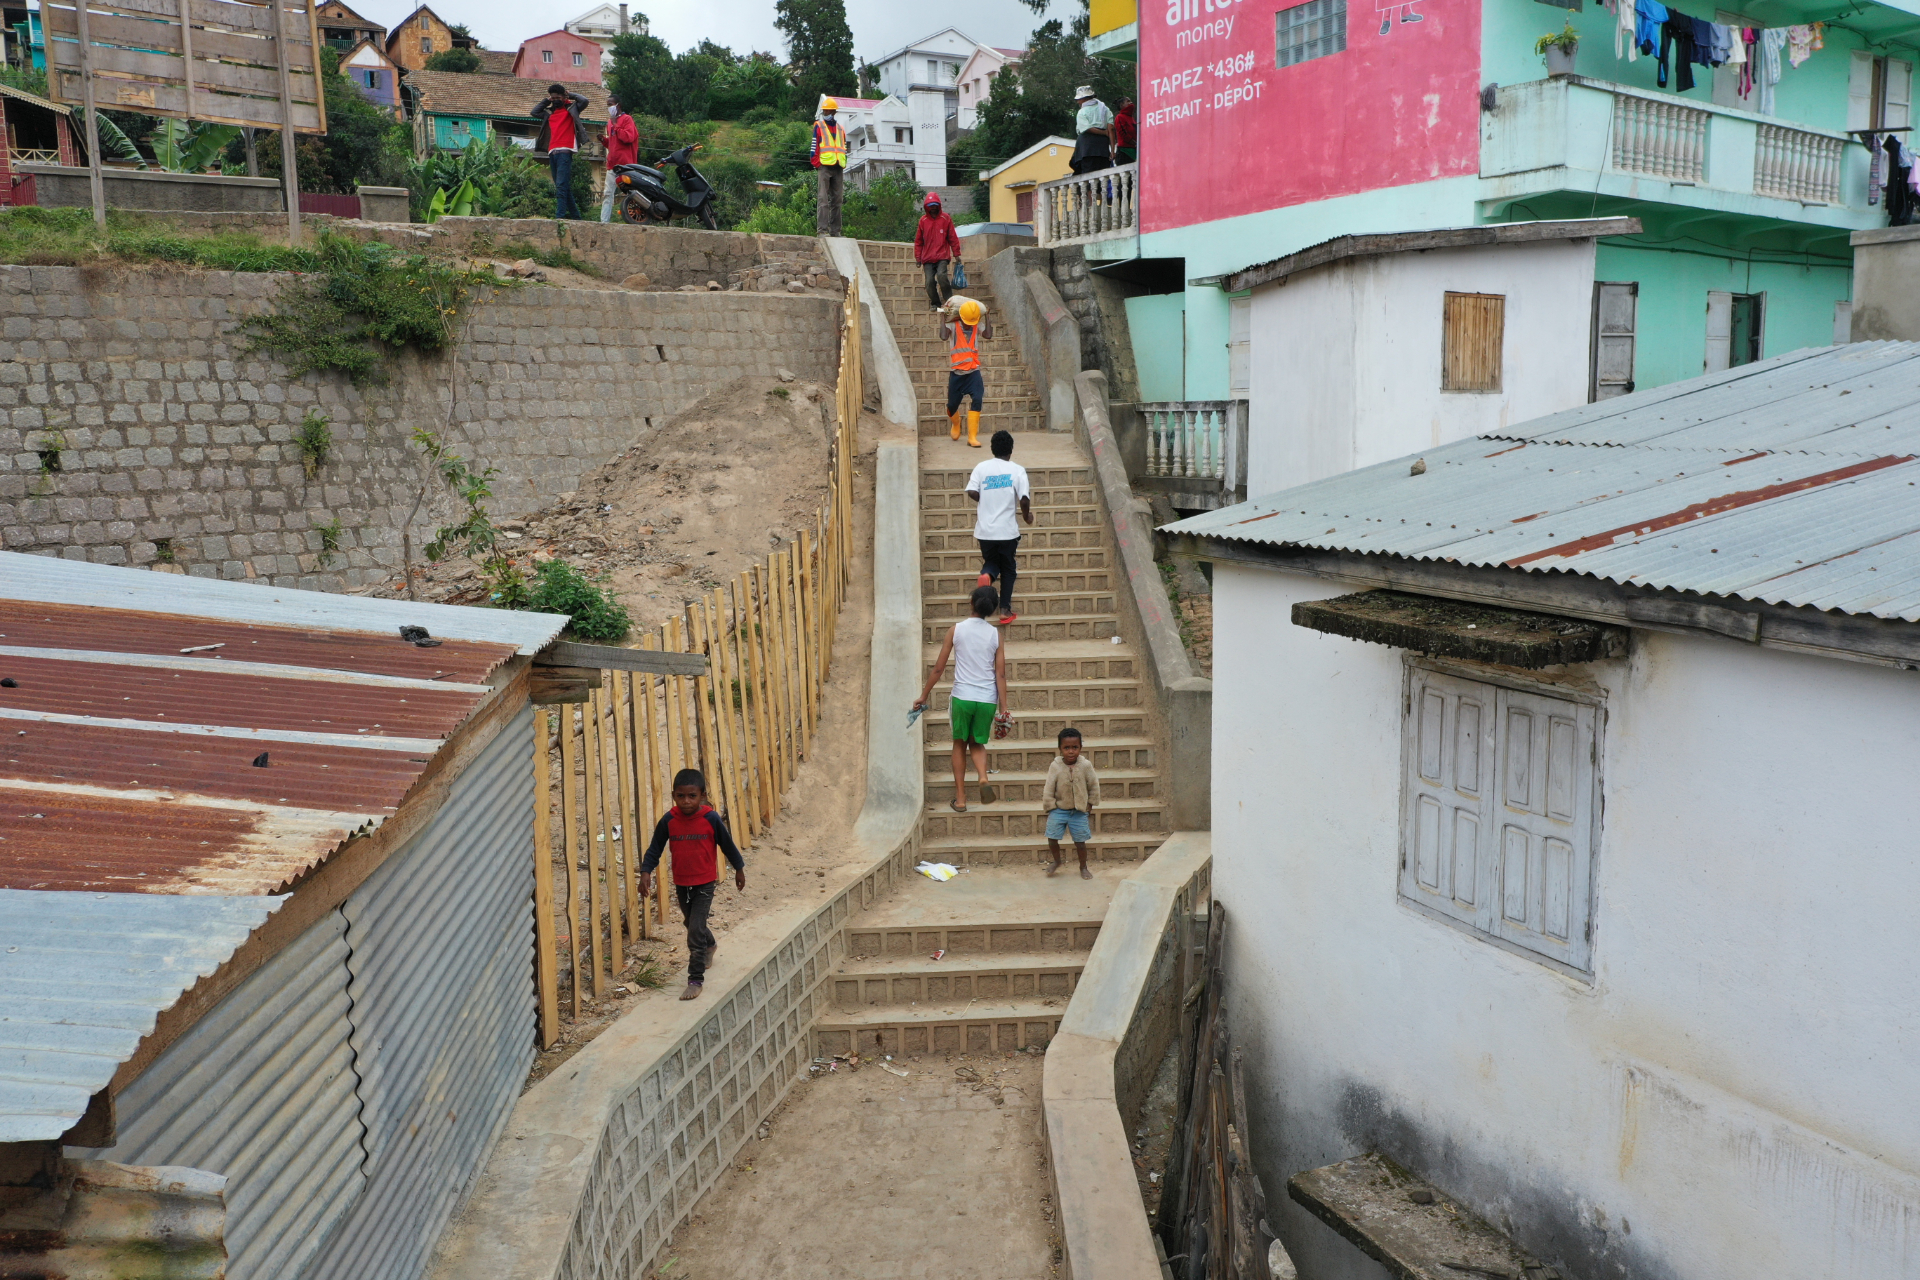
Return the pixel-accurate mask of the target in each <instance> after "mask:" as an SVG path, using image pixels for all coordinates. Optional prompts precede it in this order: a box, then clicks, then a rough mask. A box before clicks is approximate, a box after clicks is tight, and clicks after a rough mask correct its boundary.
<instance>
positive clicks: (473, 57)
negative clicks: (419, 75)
mask: <svg viewBox="0 0 1920 1280" xmlns="http://www.w3.org/2000/svg"><path fill="white" fill-rule="evenodd" d="M479 69H480V55H479V54H477V53H475V52H474V51H473V50H471V49H462V48H454V49H442V50H441V51H440V52H438V53H436V54H434V55H433V56H432V57H431V58H428V59H427V62H426V66H425V67H423V68H422V70H425V71H478V70H479Z"/></svg>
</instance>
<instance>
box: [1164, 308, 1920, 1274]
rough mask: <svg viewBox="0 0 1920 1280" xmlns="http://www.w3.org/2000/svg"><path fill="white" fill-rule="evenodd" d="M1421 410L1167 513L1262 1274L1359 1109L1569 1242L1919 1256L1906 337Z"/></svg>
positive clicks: (1905, 1266)
mask: <svg viewBox="0 0 1920 1280" xmlns="http://www.w3.org/2000/svg"><path fill="white" fill-rule="evenodd" d="M1590 286H1591V278H1590V277H1589V278H1587V279H1586V280H1585V281H1584V283H1583V290H1584V289H1586V288H1590ZM1283 292H1284V291H1283ZM1345 323H1349V321H1348V320H1347V319H1345V318H1342V319H1340V320H1338V321H1336V322H1334V325H1330V327H1334V326H1335V325H1338V324H1345ZM1509 331H1510V332H1511V331H1512V329H1511V326H1510V329H1509ZM1433 339H1434V335H1432V334H1431V331H1430V330H1429V335H1428V344H1427V345H1436V346H1437V345H1438V344H1437V342H1436V341H1434V340H1433ZM1413 401H1414V405H1415V406H1416V408H1415V409H1413V410H1411V411H1410V412H1412V413H1414V414H1418V413H1420V412H1423V409H1422V408H1420V407H1418V406H1420V404H1421V398H1420V396H1419V395H1418V394H1415V395H1414V396H1413ZM1413 425H1414V426H1415V427H1417V428H1418V429H1420V430H1422V431H1424V430H1426V429H1427V425H1426V422H1425V421H1424V419H1421V420H1418V421H1417V422H1416V423H1415V424H1413ZM1422 444H1423V446H1424V447H1423V448H1422V449H1421V451H1420V452H1419V453H1417V454H1412V455H1407V456H1401V457H1398V458H1395V459H1393V460H1391V461H1382V462H1378V463H1376V464H1374V465H1372V466H1367V467H1363V468H1362V469H1360V470H1358V471H1354V472H1351V473H1348V474H1345V475H1337V476H1333V477H1331V478H1327V479H1322V480H1318V481H1315V482H1312V483H1309V484H1305V485H1300V486H1296V487H1293V488H1289V489H1286V490H1283V491H1280V492H1277V493H1272V494H1270V495H1269V496H1263V497H1261V498H1258V499H1256V500H1254V501H1250V502H1246V503H1242V504H1240V505H1238V506H1234V507H1229V508H1225V509H1223V510H1219V511H1214V512H1210V513H1208V514H1206V515H1202V516H1196V517H1193V518H1191V519H1188V520H1185V521H1181V522H1179V523H1176V524H1174V525H1171V526H1168V529H1169V532H1170V534H1171V535H1172V536H1173V537H1174V538H1175V543H1176V548H1177V549H1178V550H1179V551H1180V552H1181V553H1182V554H1187V555H1192V556H1195V557H1198V558H1199V559H1201V560H1203V561H1205V562H1208V563H1210V564H1211V565H1212V576H1213V587H1214V597H1213V600H1214V655H1215V657H1214V664H1215V665H1214V671H1213V679H1214V682H1215V689H1216V693H1217V694H1218V695H1219V696H1217V697H1216V698H1215V700H1214V709H1213V770H1214V773H1213V853H1214V869H1213V874H1214V893H1215V895H1216V897H1217V898H1218V899H1219V900H1220V901H1221V902H1222V903H1223V904H1224V906H1225V908H1226V910H1227V912H1228V926H1227V935H1226V936H1227V965H1228V979H1227V988H1226V991H1227V996H1226V1009H1227V1014H1228V1016H1229V1018H1230V1020H1231V1024H1232V1026H1233V1030H1234V1043H1235V1044H1236V1045H1238V1046H1241V1047H1243V1048H1244V1050H1245V1052H1246V1055H1247V1060H1246V1062H1247V1078H1248V1085H1249V1092H1250V1099H1249V1110H1250V1117H1251V1128H1252V1141H1251V1143H1250V1149H1251V1151H1252V1152H1253V1153H1254V1158H1255V1160H1256V1164H1257V1168H1258V1169H1259V1171H1260V1173H1261V1175H1262V1177H1263V1179H1264V1181H1265V1183H1266V1188H1267V1198H1268V1204H1269V1206H1270V1209H1271V1211H1272V1213H1273V1215H1274V1216H1273V1224H1274V1226H1275V1228H1276V1229H1277V1230H1278V1232H1279V1235H1280V1237H1281V1239H1282V1241H1283V1242H1284V1243H1285V1245H1286V1247H1287V1249H1288V1251H1289V1252H1290V1253H1291V1255H1292V1256H1293V1258H1294V1260H1295V1261H1296V1262H1297V1263H1298V1265H1299V1269H1300V1273H1301V1274H1302V1275H1305V1276H1312V1277H1314V1278H1315V1280H1362V1278H1363V1277H1364V1278H1367V1280H1377V1277H1379V1276H1381V1275H1382V1274H1384V1273H1383V1272H1382V1271H1381V1270H1379V1268H1378V1267H1377V1266H1376V1264H1374V1263H1373V1262H1371V1261H1369V1260H1367V1259H1366V1258H1364V1257H1363V1256H1362V1255H1361V1253H1360V1252H1359V1251H1358V1250H1357V1249H1356V1248H1355V1247H1354V1246H1353V1245H1352V1244H1350V1243H1349V1242H1348V1240H1347V1239H1344V1238H1342V1237H1341V1236H1340V1235H1337V1234H1336V1233H1335V1232H1334V1231H1333V1230H1331V1229H1329V1227H1328V1226H1326V1225H1324V1224H1323V1222H1322V1220H1321V1219H1320V1218H1319V1217H1316V1216H1314V1215H1313V1214H1310V1213H1309V1212H1308V1211H1307V1210H1306V1209H1304V1208H1302V1207H1301V1206H1300V1205H1299V1204H1297V1203H1295V1202H1293V1201H1292V1200H1291V1199H1290V1198H1289V1196H1288V1195H1287V1193H1286V1185H1287V1182H1288V1179H1289V1178H1291V1177H1293V1176H1295V1175H1296V1174H1299V1173H1302V1172H1304V1171H1307V1170H1311V1169H1316V1168H1319V1167H1322V1166H1325V1165H1328V1164H1330V1163H1332V1162H1336V1161H1341V1160H1345V1159H1347V1158H1350V1157H1353V1156H1356V1155H1359V1154H1361V1153H1366V1152H1379V1153H1381V1154H1383V1155H1385V1156H1388V1157H1390V1158H1392V1159H1393V1160H1395V1161H1398V1162H1399V1163H1401V1164H1402V1165H1404V1166H1406V1167H1407V1168H1408V1169H1410V1170H1411V1171H1412V1172H1413V1173H1415V1174H1417V1175H1419V1176H1421V1177H1424V1178H1426V1179H1428V1180H1429V1181H1431V1182H1432V1183H1433V1184H1434V1185H1435V1186H1436V1187H1438V1188H1439V1189H1440V1190H1441V1191H1442V1192H1444V1193H1445V1194H1446V1195H1447V1196H1450V1197H1452V1198H1453V1199H1454V1200H1456V1201H1457V1202H1459V1204H1461V1205H1462V1206H1464V1207H1465V1208H1467V1209H1468V1210H1470V1211H1471V1212H1473V1213H1476V1214H1478V1215H1480V1216H1482V1217H1483V1218H1485V1219H1486V1220H1487V1221H1488V1222H1489V1223H1491V1224H1492V1225H1493V1226H1495V1227H1497V1228H1499V1229H1500V1230H1502V1231H1504V1232H1506V1233H1507V1234H1509V1235H1510V1236H1511V1237H1513V1239H1514V1240H1515V1241H1517V1242H1518V1244H1519V1245H1521V1246H1522V1247H1524V1248H1525V1249H1527V1250H1529V1251H1531V1252H1532V1253H1534V1254H1535V1255H1536V1256H1538V1257H1539V1258H1541V1259H1543V1260H1545V1261H1547V1262H1549V1263H1551V1264H1552V1265H1555V1266H1557V1267H1559V1268H1560V1269H1561V1272H1562V1274H1564V1275H1567V1276H1571V1277H1579V1280H1611V1278H1614V1277H1620V1278H1623V1280H1624V1278H1626V1277H1654V1276H1659V1277H1666V1276H1672V1277H1702V1278H1704V1277H1716V1278H1719V1277H1725V1278H1728V1280H1731V1278H1733V1277H1758V1276H1780V1277H1786V1276H1791V1277H1794V1280H1860V1278H1863V1277H1869V1276H1871V1277H1894V1276H1914V1275H1920V1230H1917V1229H1916V1223H1917V1222H1920V1107H1915V1106H1914V1105H1913V1103H1912V1099H1913V1098H1914V1097H1915V1096H1916V1095H1917V1094H1920V1053H1916V1052H1915V1036H1916V1020H1917V1019H1920V1014H1916V1010H1920V929H1917V928H1915V926H1914V921H1913V904H1914V903H1915V902H1916V901H1920V858H1916V857H1915V854H1914V848H1915V838H1916V837H1915V832H1916V831H1920V788H1916V787H1915V786H1914V784H1913V779H1914V778H1915V777H1916V776H1920V461H1916V460H1915V455H1916V454H1920V347H1916V346H1914V345H1910V344H1902V343H1857V344H1853V345H1851V346H1844V347H1835V348H1823V349H1816V350H1807V351H1800V352H1795V353H1792V354H1790V355H1785V356H1779V357H1776V358H1773V359H1770V360H1765V361H1762V362H1759V363H1756V364H1750V365H1746V366H1742V367H1740V368H1737V369H1734V370H1730V371H1727V372H1722V373H1716V374H1710V375H1707V376H1706V377H1702V378H1698V379H1695V380H1692V381H1689V382H1681V383H1675V384H1671V385H1667V386H1663V387H1661V388H1659V389H1657V390H1651V391H1645V392H1640V393H1637V394H1632V395H1628V396H1625V397H1623V398H1618V399H1608V400H1604V401H1601V402H1599V403H1594V404H1586V405H1580V406H1578V407H1576V408H1572V409H1569V410H1566V411H1563V412H1560V413H1557V414H1554V415H1552V416H1550V417H1546V418H1542V419H1538V420H1535V421H1531V422H1525V423H1516V424H1515V425H1511V426H1509V425H1505V424H1497V425H1494V426H1492V427H1490V428H1488V429H1483V430H1481V431H1479V432H1478V433H1476V434H1474V435H1470V436H1468V437H1467V438H1465V439H1461V440H1457V441H1455V442H1454V443H1452V444H1440V445H1438V446H1437V447H1435V446H1432V445H1428V444H1426V442H1425V441H1422ZM1383 447H1384V446H1383ZM1379 588H1389V589H1391V590H1392V591H1394V592H1397V593H1402V594H1401V596H1400V597H1398V598H1396V597H1394V596H1383V595H1381V594H1370V595H1367V596H1362V597H1361V598H1360V599H1359V600H1357V601H1356V600H1352V599H1342V597H1347V596H1349V594H1350V593H1358V592H1374V591H1375V589H1379ZM1330 597H1331V598H1333V599H1332V600H1329V598H1330ZM1511 610H1525V611H1530V612H1531V613H1533V614H1535V615H1544V618H1535V619H1531V620H1529V619H1525V618H1520V619H1516V618H1515V616H1514V615H1513V614H1512V613H1511V612H1508V611H1511ZM1356 635H1357V636H1363V637H1366V638H1365V639H1355V638H1349V637H1352V636H1356ZM1543 661H1544V662H1549V663H1551V664H1552V665H1537V664H1538V663H1541V662H1543Z"/></svg>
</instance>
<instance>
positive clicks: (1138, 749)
mask: <svg viewBox="0 0 1920 1280" xmlns="http://www.w3.org/2000/svg"><path fill="white" fill-rule="evenodd" d="M1076 727H1077V726H1076ZM947 732H948V734H949V735H951V734H952V732H953V729H952V725H951V722H949V724H948V728H947ZM1054 732H1055V733H1058V732H1059V731H1058V730H1055V731H1054ZM1081 732H1082V733H1085V732H1086V731H1085V730H1084V729H1083V730H1081ZM1084 746H1085V750H1086V757H1087V759H1089V760H1091V761H1093V767H1094V768H1096V769H1098V770H1100V771H1101V775H1102V776H1103V777H1104V776H1105V775H1106V774H1107V773H1108V772H1110V771H1121V770H1128V769H1137V770H1140V771H1142V772H1153V771H1155V770H1156V767H1157V762H1158V761H1159V759H1160V755H1159V750H1158V747H1157V745H1156V744H1155V742H1154V741H1153V739H1152V738H1149V737H1146V736H1144V735H1138V734H1135V735H1123V736H1121V737H1117V738H1099V739H1095V738H1087V739H1086V740H1085V743H1084ZM1055 754H1056V751H1055V741H1054V740H1052V739H1047V740H1038V739H1032V738H1013V737H1008V738H1002V739H1000V740H999V741H998V742H989V743H988V744H987V768H988V769H990V770H996V771H997V772H994V773H991V774H989V775H988V778H987V780H988V781H989V782H991V783H993V784H994V785H996V786H998V785H999V782H1000V779H1001V778H1003V777H1008V776H1011V775H1014V774H1038V775H1039V777H1040V780H1041V781H1043V782H1044V781H1046V777H1047V766H1048V765H1050V764H1052V763H1053V758H1054V756H1055ZM926 763H927V776H928V777H929V778H933V777H936V776H937V777H942V778H945V779H946V780H947V785H948V786H949V787H951V786H952V785H953V743H952V742H951V740H950V739H941V740H939V741H935V740H934V739H932V738H928V739H927V743H926ZM969 776H971V766H969ZM952 798H953V797H951V796H948V797H947V799H949V800H950V799H952Z"/></svg>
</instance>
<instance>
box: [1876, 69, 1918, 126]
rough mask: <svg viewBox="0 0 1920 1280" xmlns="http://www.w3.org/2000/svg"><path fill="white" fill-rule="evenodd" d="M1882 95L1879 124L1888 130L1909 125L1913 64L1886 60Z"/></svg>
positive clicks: (1911, 104) (1910, 120) (1911, 112)
mask: <svg viewBox="0 0 1920 1280" xmlns="http://www.w3.org/2000/svg"><path fill="white" fill-rule="evenodd" d="M1882 83H1883V84H1884V86H1885V88H1884V89H1883V93H1884V95H1885V103H1884V105H1883V107H1882V109H1881V113H1880V123H1881V124H1883V125H1885V126H1886V127H1888V128H1890V129H1895V128H1899V127H1900V126H1902V125H1906V124H1911V123H1912V119H1911V116H1912V114H1913V110H1912V107H1913V64H1912V63H1911V62H1902V61H1901V60H1900V59H1898V58H1888V59H1887V66H1886V72H1885V78H1884V80H1883V82H1882Z"/></svg>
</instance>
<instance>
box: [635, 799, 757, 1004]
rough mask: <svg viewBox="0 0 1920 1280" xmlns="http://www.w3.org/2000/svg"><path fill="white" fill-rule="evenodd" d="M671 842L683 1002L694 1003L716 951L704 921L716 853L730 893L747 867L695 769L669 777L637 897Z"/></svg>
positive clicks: (716, 881)
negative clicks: (681, 937) (723, 862)
mask: <svg viewBox="0 0 1920 1280" xmlns="http://www.w3.org/2000/svg"><path fill="white" fill-rule="evenodd" d="M669 840H671V841H673V896H674V897H675V898H676V899H678V900H679V903H680V914H681V915H683V916H685V917H686V918H687V989H686V990H685V991H684V992H682V993H681V996H680V998H681V999H682V1000H698V999H699V998H700V992H701V991H702V990H703V989H704V986H705V983H706V977H707V966H708V965H710V964H712V963H713V953H714V952H715V951H718V950H719V949H720V946H719V944H718V943H716V942H715V941H714V940H713V930H711V929H709V928H707V916H708V915H709V914H710V913H711V912H712V911H713V891H714V890H715V889H717V888H719V887H720V854H722V853H724V854H726V855H727V862H728V863H729V864H731V865H732V867H733V885H734V888H736V889H740V890H742V891H744V890H745V889H746V887H747V864H746V861H745V859H743V858H741V856H740V850H739V849H738V848H736V847H735V846H734V843H733V836H732V834H731V833H730V832H728V830H727V822H726V819H724V818H722V817H721V816H720V815H719V814H718V813H716V812H714V808H713V806H712V805H710V804H708V803H707V779H706V776H705V775H704V774H702V773H701V772H700V771H699V770H698V769H682V770H681V771H680V772H679V773H676V774H674V775H673V808H671V809H669V810H667V812H666V816H665V817H663V818H661V819H660V821H659V823H658V825H656V826H655V827H654V829H653V840H652V841H651V842H650V843H649V844H648V845H647V856H646V857H645V858H644V859H642V860H641V863H640V896H641V897H642V898H643V899H644V898H645V897H647V895H649V894H651V893H652V892H653V870H654V868H655V867H657V866H659V865H660V854H661V851H662V850H664V849H665V848H666V847H667V841H669Z"/></svg>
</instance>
